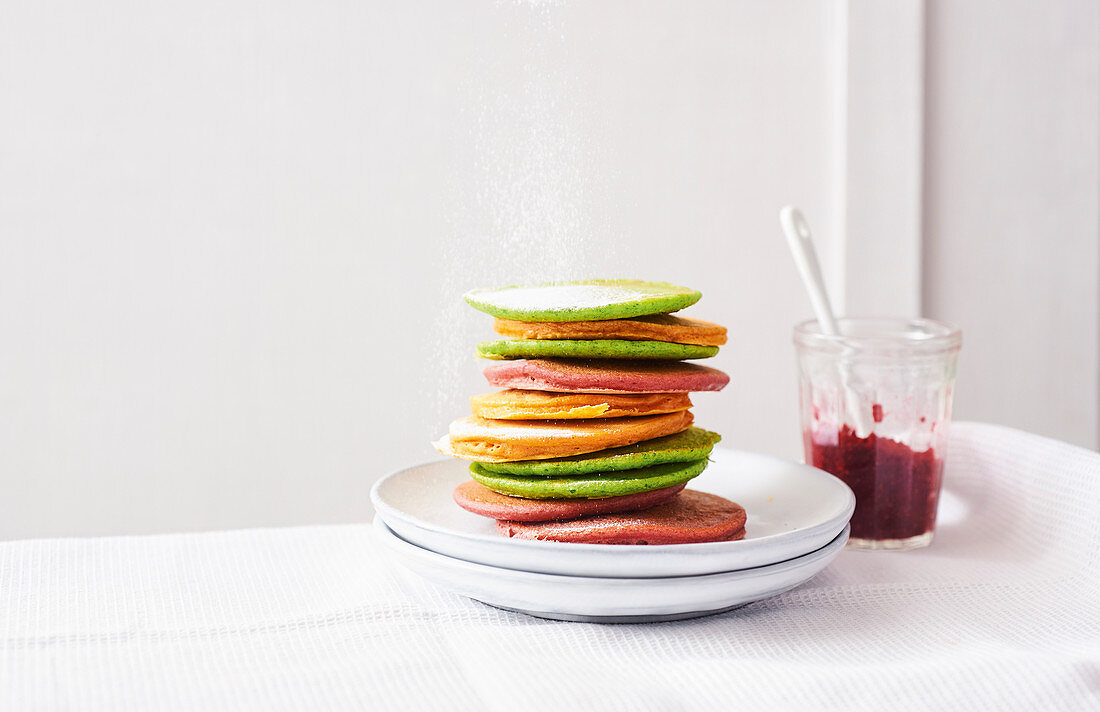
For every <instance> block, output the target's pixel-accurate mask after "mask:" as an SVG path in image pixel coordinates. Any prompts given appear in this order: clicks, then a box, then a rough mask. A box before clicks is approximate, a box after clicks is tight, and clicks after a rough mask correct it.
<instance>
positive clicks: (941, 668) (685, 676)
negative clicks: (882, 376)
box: [0, 423, 1100, 712]
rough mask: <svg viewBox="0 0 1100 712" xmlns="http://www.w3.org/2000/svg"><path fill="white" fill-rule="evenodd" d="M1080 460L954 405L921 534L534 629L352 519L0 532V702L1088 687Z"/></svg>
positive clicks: (1099, 692)
mask: <svg viewBox="0 0 1100 712" xmlns="http://www.w3.org/2000/svg"><path fill="white" fill-rule="evenodd" d="M1098 551H1100V455H1097V454H1096V453H1092V452H1089V451H1085V450H1081V449H1078V448H1073V447H1071V446H1068V445H1064V444H1061V443H1057V442H1054V441H1051V440H1046V439H1043V438H1039V437H1036V436H1032V435H1028V434H1025V433H1020V432H1017V431H1012V430H1008V429H1005V428H999V427H994V426H987V425H977V424H968V423H960V424H957V425H956V426H955V427H954V432H953V435H952V438H951V444H950V454H949V464H948V472H947V478H946V494H945V500H944V503H943V506H942V508H941V524H940V527H939V531H938V535H937V538H936V541H935V543H934V544H933V546H932V547H931V548H929V549H925V550H921V551H914V552H907V553H902V554H897V553H861V552H844V553H843V554H841V556H840V557H839V558H838V559H837V560H836V561H835V562H834V563H833V565H832V566H831V567H830V568H829V569H827V570H826V571H825V572H824V573H822V574H821V575H819V576H818V577H817V578H816V579H814V580H813V581H811V582H809V583H808V584H806V585H804V586H802V587H800V588H798V589H796V590H794V591H791V592H789V593H786V594H784V595H781V596H778V597H776V598H773V599H771V600H768V601H762V602H759V603H756V604H753V605H751V606H748V607H745V608H742V609H740V610H738V611H734V612H731V613H727V614H724V615H720V616H715V617H711V618H702V619H697V620H692V621H684V622H677V623H660V624H651V625H592V624H579V623H559V622H552V621H545V620H539V619H536V618H529V617H526V616H523V615H520V614H514V613H507V612H504V611H500V610H496V609H493V608H490V607H488V606H484V605H481V604H478V603H474V602H471V601H468V600H466V599H463V598H461V597H459V596H455V595H452V594H449V593H446V592H444V591H441V590H439V589H437V588H435V587H433V586H432V585H430V584H427V583H425V582H422V581H420V580H418V579H416V578H415V577H413V576H412V575H410V574H405V573H403V572H402V571H401V570H400V569H397V568H395V567H394V566H393V565H392V564H391V563H390V562H389V560H388V559H386V558H385V557H384V555H383V553H382V552H381V551H380V550H379V549H378V548H377V547H376V546H375V544H374V542H373V540H372V537H371V532H370V527H369V526H368V525H366V524H363V525H348V526H330V527H306V528H295V529H275V530H249V531H235V532H219V533H210V534H187V535H165V536H153V537H123V538H104V539H86V540H44V541H23V542H10V543H4V544H0V709H3V710H9V709H11V710H16V709H19V710H22V709H36V710H37V709H43V710H51V709H58V710H161V709H164V710H223V709H224V710H366V709H370V710H389V709H395V710H401V709H410V710H449V709H458V710H509V711H514V710H517V709H518V710H551V709H600V710H678V709H692V710H694V709H714V710H723V711H728V710H732V709H737V710H747V709H768V710H776V709H812V710H832V709H889V710H905V709H944V710H959V709H967V710H1028V711H1029V712H1030V711H1031V710H1036V709H1042V710H1055V709H1066V710H1079V709H1086V708H1091V709H1096V708H1098V706H1100V575H1098V570H1100V561H1098V559H1100V554H1098Z"/></svg>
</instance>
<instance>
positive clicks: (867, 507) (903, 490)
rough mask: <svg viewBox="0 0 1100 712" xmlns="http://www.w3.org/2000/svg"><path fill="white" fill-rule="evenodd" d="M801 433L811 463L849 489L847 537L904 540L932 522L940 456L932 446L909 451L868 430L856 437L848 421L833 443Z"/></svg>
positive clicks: (940, 472)
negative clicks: (852, 504)
mask: <svg viewBox="0 0 1100 712" xmlns="http://www.w3.org/2000/svg"><path fill="white" fill-rule="evenodd" d="M804 437H805V438H806V444H807V446H808V449H809V452H811V453H812V456H813V457H812V459H813V462H812V463H811V464H812V465H813V466H814V467H818V468H820V469H822V470H825V471H826V472H829V473H832V474H834V475H836V476H837V477H839V478H840V479H841V480H843V481H844V483H845V484H847V485H848V486H849V487H851V488H852V491H853V492H855V495H856V511H855V514H854V515H853V516H852V538H853V539H871V540H884V539H907V538H909V537H914V536H920V535H921V534H924V533H925V532H929V531H932V529H933V528H934V527H935V524H936V506H937V504H938V503H939V495H940V484H941V483H942V482H943V459H942V458H938V457H936V453H935V451H934V450H933V449H932V448H929V449H927V450H924V451H919V452H914V451H913V450H911V449H909V447H908V446H907V445H904V444H903V443H899V442H898V441H896V440H891V439H889V438H884V437H879V436H877V435H875V434H874V433H871V434H870V435H868V436H867V437H865V438H861V437H859V436H857V435H856V432H855V430H853V429H852V428H851V427H849V426H848V425H845V426H843V427H842V428H841V430H840V432H839V433H838V434H837V441H836V443H821V442H817V441H815V440H814V439H813V436H812V434H811V433H809V432H807V433H805V436H804Z"/></svg>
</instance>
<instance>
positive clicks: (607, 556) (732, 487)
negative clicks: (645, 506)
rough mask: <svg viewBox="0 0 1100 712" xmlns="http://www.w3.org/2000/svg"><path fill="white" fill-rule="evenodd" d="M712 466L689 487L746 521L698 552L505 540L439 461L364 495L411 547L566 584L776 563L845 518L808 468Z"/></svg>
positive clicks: (730, 458) (769, 463)
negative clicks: (738, 535)
mask: <svg viewBox="0 0 1100 712" xmlns="http://www.w3.org/2000/svg"><path fill="white" fill-rule="evenodd" d="M711 459H712V460H713V462H711V464H710V465H709V466H708V467H707V469H706V470H705V471H704V472H703V474H701V475H699V477H697V478H695V479H694V480H692V481H691V482H690V483H688V487H690V488H692V489H697V490H702V491H704V492H712V493H714V494H717V495H721V496H722V497H726V498H728V499H732V500H733V501H734V502H737V503H738V504H740V505H741V506H742V507H744V508H745V510H746V511H747V513H748V520H747V521H746V523H745V538H744V539H742V540H741V541H722V542H711V543H706V544H673V545H662V546H614V545H607V544H569V543H561V542H551V541H526V540H520V539H508V538H505V537H502V536H500V535H499V534H497V532H496V525H495V522H493V520H491V519H487V518H485V517H481V516H478V515H476V514H471V513H470V512H467V511H466V510H464V509H462V508H460V507H459V506H458V505H457V504H455V503H454V500H452V499H451V491H452V490H453V489H454V488H455V486H456V485H458V483H460V482H462V481H463V480H465V479H467V478H469V476H470V474H469V470H468V465H467V464H466V463H465V462H461V461H458V460H440V461H437V462H430V463H427V464H424V465H416V466H414V467H409V468H407V469H404V470H399V471H398V472H394V473H393V474H391V475H388V476H386V477H384V478H382V479H381V480H379V481H378V482H377V483H376V484H375V485H374V487H373V488H372V489H371V502H372V503H373V504H374V508H375V511H376V512H377V513H378V516H380V517H381V518H382V520H383V521H384V522H385V523H386V525H387V526H388V527H389V528H390V529H392V530H393V531H394V532H396V533H397V534H398V535H399V536H400V537H401V538H403V539H405V540H406V541H409V542H411V543H413V544H416V545H417V546H420V547H423V548H425V549H429V550H431V551H434V552H438V553H440V554H445V555H447V556H451V557H454V558H458V559H464V560H466V561H471V562H474V563H480V564H486V565H489V566H498V567H501V568H508V569H516V570H519V571H533V572H537V573H544V574H563V575H567V576H602V577H613V578H646V577H656V576H696V575H700V574H711V573H717V572H721V571H735V570H737V569H746V568H751V567H753V566H764V565H767V564H774V563H776V562H778V561H785V560H787V559H792V558H794V557H796V556H802V555H803V554H806V553H808V552H811V551H814V550H816V549H820V548H821V547H823V546H825V545H826V544H827V543H829V542H830V541H832V540H833V539H835V538H836V536H837V535H838V534H839V533H840V531H841V530H842V529H843V528H844V527H845V525H847V523H848V520H849V519H851V518H852V511H853V510H854V509H855V496H854V495H853V494H852V491H851V490H850V489H848V486H847V485H845V484H844V483H843V482H841V481H840V480H838V479H837V478H835V477H833V476H832V475H830V474H828V473H827V472H823V471H821V470H818V469H816V468H813V467H809V466H807V465H802V464H799V463H796V462H790V461H788V460H781V459H779V458H775V457H768V456H767V455H758V454H756V453H750V452H744V451H741V450H729V449H726V448H715V449H714V452H713V454H712V455H711Z"/></svg>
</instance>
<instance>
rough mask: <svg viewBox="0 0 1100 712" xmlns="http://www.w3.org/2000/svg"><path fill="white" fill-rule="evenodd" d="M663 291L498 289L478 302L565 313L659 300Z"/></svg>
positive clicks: (633, 287) (634, 287)
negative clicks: (648, 299) (654, 298)
mask: <svg viewBox="0 0 1100 712" xmlns="http://www.w3.org/2000/svg"><path fill="white" fill-rule="evenodd" d="M666 294H668V292H667V291H663V290H660V289H658V288H653V287H650V286H646V285H645V284H644V283H637V284H625V285H620V284H555V285H545V286H537V287H523V288H516V289H501V290H497V291H494V292H492V293H491V294H489V293H481V294H479V295H478V299H479V300H480V301H484V302H488V303H491V304H493V305H494V306H498V307H502V308H504V309H513V310H525V311H532V310H551V311H567V310H577V309H591V308H598V307H602V306H606V305H608V304H622V303H627V302H633V301H637V300H639V299H645V298H647V297H659V296H664V295H666Z"/></svg>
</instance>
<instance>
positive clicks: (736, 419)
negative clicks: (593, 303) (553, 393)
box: [0, 0, 829, 536]
mask: <svg viewBox="0 0 1100 712" xmlns="http://www.w3.org/2000/svg"><path fill="white" fill-rule="evenodd" d="M827 9H828V8H826V7H825V6H824V5H818V4H816V3H805V2H779V3H749V2H745V3H733V4H731V3H728V2H717V1H716V2H699V3H691V4H689V5H686V6H679V5H677V4H672V3H645V4H638V3H635V2H614V3H611V2H607V3H575V4H567V5H563V4H558V3H545V4H544V3H531V4H529V3H511V2H508V3H482V2H467V3H451V2H438V3H436V2H432V3H406V2H369V3H363V2H320V3H317V2H295V1H293V0H279V1H278V2H266V3H258V2H248V1H247V0H232V1H230V2H224V1H222V0H218V1H217V2H214V1H212V0H200V1H198V2H188V3H175V4H168V5H165V4H158V5H156V6H146V5H142V4H140V3H139V4H123V3H113V4H108V5H104V4H102V3H94V4H93V3H83V2H75V1H72V2H65V1H62V2H54V3H33V4H26V5H22V6H20V7H16V8H8V9H7V10H6V12H5V22H3V23H0V53H2V54H3V62H2V63H0V72H2V74H0V78H2V86H0V96H2V97H3V105H4V110H3V113H2V114H0V155H2V157H3V158H2V160H0V231H2V234H3V240H2V243H0V333H2V335H3V339H4V344H3V348H2V349H0V419H2V420H0V426H2V427H0V478H2V482H3V491H4V496H3V498H0V536H34V535H60V534H94V533H108V532H139V531H165V530H177V529H190V528H220V527H241V526H250V525H265V524H287V523H295V522H325V521H354V520H356V519H361V518H363V517H364V516H366V513H367V499H366V493H367V489H368V487H369V485H370V483H371V482H372V480H373V479H374V478H376V477H377V476H379V475H380V474H382V473H384V472H385V471H387V470H389V469H391V468H395V467H398V466H399V465H401V464H404V463H410V462H416V461H420V460H424V459H427V458H429V457H432V456H433V454H434V451H432V450H431V449H430V447H429V445H428V441H429V439H431V438H433V437H435V436H437V435H438V434H439V433H441V432H442V431H443V429H444V428H445V427H446V424H447V423H448V422H449V420H450V419H452V418H454V417H458V416H460V415H463V414H465V413H466V412H468V404H467V398H468V397H469V396H470V395H472V394H474V393H476V392H479V391H481V390H485V389H486V386H485V384H484V381H483V379H481V377H480V375H479V373H480V372H479V364H478V363H477V362H476V360H475V359H474V358H473V356H472V348H473V344H474V343H475V342H476V341H477V340H479V339H481V338H483V337H486V336H488V335H490V334H491V330H490V322H489V318H488V317H485V316H483V315H479V314H478V313H476V312H473V310H471V309H469V308H468V307H465V306H464V305H462V304H461V301H460V295H461V293H462V292H463V291H464V290H466V289H468V288H471V287H474V286H478V285H484V284H494V283H501V282H503V283H511V282H515V281H522V280H529V279H545V278H559V277H580V276H605V275H606V276H620V275H621V276H637V277H641V278H649V279H663V280H669V281H673V282H677V283H682V284H686V285H690V286H692V287H695V288H698V289H701V290H702V291H703V293H704V299H703V301H702V303H701V304H700V305H698V306H697V307H695V308H694V309H693V310H692V312H691V313H692V314H694V315H696V316H699V317H702V318H706V319H710V320H714V321H719V322H722V323H724V324H726V325H728V326H729V328H730V332H731V339H730V345H729V346H728V347H727V348H725V349H724V350H723V352H722V354H721V355H720V356H719V358H718V359H717V360H716V364H715V365H717V366H719V367H722V368H724V369H726V370H728V371H729V372H730V373H731V374H732V376H733V385H732V386H731V387H730V388H729V389H727V390H726V391H725V392H723V393H721V394H703V395H700V396H699V397H698V398H697V399H696V402H697V406H698V407H697V418H698V422H699V423H700V424H702V425H704V426H706V427H708V428H711V429H715V430H718V431H720V432H722V433H723V434H724V435H725V436H726V438H727V442H728V443H730V444H732V445H735V446H739V447H746V448H753V449H757V450H762V451H766V452H773V453H783V454H786V455H797V454H798V442H799V439H798V437H799V436H798V433H797V425H796V423H797V421H796V410H795V409H796V404H795V401H796V394H795V389H794V369H793V356H792V351H791V347H790V345H789V330H790V326H791V324H792V323H794V322H795V321H796V320H798V319H800V318H803V317H805V316H806V315H807V311H808V309H807V307H806V303H805V298H804V297H803V296H802V294H801V293H800V292H799V287H798V283H797V282H796V277H795V274H794V271H793V269H792V268H791V267H790V264H789V257H788V255H787V254H786V252H785V249H786V248H785V246H784V243H783V242H782V238H781V237H780V236H779V234H778V231H777V227H776V218H775V215H776V210H777V208H778V207H779V206H780V205H782V204H783V203H785V202H797V203H799V204H800V205H802V206H803V207H804V208H805V210H806V212H807V214H808V216H809V217H810V218H811V219H816V220H817V221H818V222H820V223H821V225H822V226H823V229H824V226H825V225H827V224H828V219H827V218H828V216H827V215H826V214H825V213H826V200H825V196H824V188H823V178H824V176H825V175H826V173H827V169H826V165H825V161H826V156H825V137H826V136H827V128H826V126H825V120H826V118H827V116H828V114H829V112H828V110H827V107H826V105H825V104H826V101H827V99H828V96H827V91H828V85H827V82H826V81H825V79H826V73H827V72H828V71H829V65H828V59H829V56H828V47H827V38H828V32H829V28H828V24H827V23H828V17H826V15H825V12H826V10H827Z"/></svg>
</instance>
